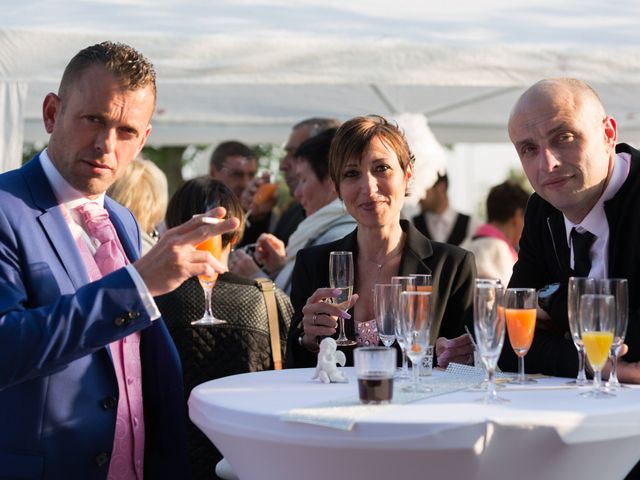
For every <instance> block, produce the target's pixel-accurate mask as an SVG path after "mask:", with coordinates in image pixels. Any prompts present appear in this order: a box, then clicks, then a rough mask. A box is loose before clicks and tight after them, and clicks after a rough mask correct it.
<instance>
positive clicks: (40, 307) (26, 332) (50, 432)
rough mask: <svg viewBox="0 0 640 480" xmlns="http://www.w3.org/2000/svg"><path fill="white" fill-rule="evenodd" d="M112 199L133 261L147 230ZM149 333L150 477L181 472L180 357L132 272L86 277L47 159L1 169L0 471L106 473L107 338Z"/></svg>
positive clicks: (114, 392)
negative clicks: (44, 165)
mask: <svg viewBox="0 0 640 480" xmlns="http://www.w3.org/2000/svg"><path fill="white" fill-rule="evenodd" d="M105 208H106V209H107V210H108V211H109V215H110V217H111V220H112V222H113V224H114V227H115V228H116V231H117V232H118V236H119V237H120V240H121V242H122V245H123V247H124V249H125V251H126V253H127V256H128V258H129V259H130V261H134V260H136V259H137V258H138V257H139V251H140V232H139V230H138V225H137V223H136V221H135V219H134V217H133V215H132V214H131V212H129V211H128V210H127V209H125V208H124V207H122V206H120V205H119V204H117V203H116V202H114V201H113V200H111V199H109V198H105ZM140 330H141V334H142V337H141V361H142V378H143V396H144V412H145V478H147V479H149V478H151V479H153V478H185V476H186V474H185V472H186V468H187V462H186V453H185V450H186V449H185V442H184V438H185V434H184V423H185V420H184V419H185V416H184V413H185V412H184V409H185V406H184V396H183V391H182V372H181V367H180V361H179V357H178V354H177V351H176V349H175V346H174V344H173V341H172V340H171V338H170V336H169V334H168V332H167V329H166V327H165V325H164V323H163V321H162V320H161V319H159V320H156V321H155V322H151V319H150V318H149V316H148V314H147V312H146V309H145V307H144V305H143V303H142V300H141V298H140V296H139V295H138V292H137V290H136V288H135V285H134V283H133V281H132V279H131V277H130V275H129V273H128V272H126V271H125V269H120V270H118V271H116V272H113V273H112V274H110V275H107V276H106V277H104V278H102V279H101V280H99V281H96V282H92V283H89V278H88V275H87V273H86V270H85V268H84V264H83V261H82V258H81V257H80V254H79V252H78V250H77V247H76V245H75V242H74V240H73V238H72V236H71V233H70V231H69V227H68V226H67V224H66V222H65V220H64V217H63V215H62V212H61V209H60V206H59V205H58V202H57V200H56V198H55V196H54V194H53V191H52V189H51V186H50V185H49V182H48V181H47V178H46V177H45V175H44V172H43V170H42V167H41V165H40V161H39V158H38V157H36V158H34V159H32V160H31V161H30V162H29V163H27V164H26V165H25V166H23V167H22V168H20V169H18V170H14V171H11V172H7V173H5V174H2V175H0V478H29V479H30V478H38V479H61V478H69V479H74V478H78V479H105V478H106V475H107V470H108V466H109V456H110V454H111V450H112V445H113V435H114V430H115V421H116V406H117V402H116V401H115V400H116V399H117V398H118V386H117V380H116V375H115V371H114V368H113V364H112V361H111V357H110V353H109V350H108V349H107V348H105V345H107V344H109V343H110V342H113V341H114V340H117V339H120V338H123V337H125V336H126V335H129V334H131V333H133V332H136V331H140Z"/></svg>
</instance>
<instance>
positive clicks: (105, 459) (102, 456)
mask: <svg viewBox="0 0 640 480" xmlns="http://www.w3.org/2000/svg"><path fill="white" fill-rule="evenodd" d="M107 463H109V454H108V453H107V452H102V453H99V454H98V455H96V464H97V465H98V466H99V467H102V466H103V465H106V464H107Z"/></svg>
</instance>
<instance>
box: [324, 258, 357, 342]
mask: <svg viewBox="0 0 640 480" xmlns="http://www.w3.org/2000/svg"><path fill="white" fill-rule="evenodd" d="M329 286H330V287H331V288H337V289H339V290H340V294H339V295H338V296H337V297H334V298H333V303H335V304H336V305H338V307H339V308H341V309H342V310H344V311H346V310H347V309H348V305H349V300H351V295H352V294H353V254H352V253H351V252H331V253H330V254H329ZM338 321H339V322H340V334H339V335H338V338H337V339H336V344H337V345H341V346H343V347H345V346H351V345H355V344H356V341H355V340H350V339H348V338H347V336H346V335H345V333H344V318H342V317H340V318H339V319H338Z"/></svg>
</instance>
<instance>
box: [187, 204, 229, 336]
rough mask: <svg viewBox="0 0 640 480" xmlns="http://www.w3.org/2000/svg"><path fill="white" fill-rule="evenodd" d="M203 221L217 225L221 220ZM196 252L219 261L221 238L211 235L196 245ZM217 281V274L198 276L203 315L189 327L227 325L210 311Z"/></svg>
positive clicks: (210, 219)
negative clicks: (203, 253) (207, 253)
mask: <svg viewBox="0 0 640 480" xmlns="http://www.w3.org/2000/svg"><path fill="white" fill-rule="evenodd" d="M204 220H207V223H217V222H219V221H221V220H222V219H220V218H211V217H203V221H204ZM196 250H201V251H206V252H209V253H211V255H213V256H214V257H215V258H217V259H218V260H220V256H221V255H222V236H221V235H212V236H211V237H209V238H207V239H206V240H204V241H203V242H200V243H199V244H198V245H196ZM217 279H218V274H217V273H216V274H214V275H213V276H211V277H209V276H207V275H198V280H200V285H202V289H203V290H204V305H205V306H204V315H203V316H202V318H200V319H199V320H194V321H193V322H191V325H219V324H221V323H227V322H226V321H225V320H220V319H219V318H216V317H215V316H214V315H213V312H212V310H211V297H212V292H213V287H214V286H215V284H216V280H217Z"/></svg>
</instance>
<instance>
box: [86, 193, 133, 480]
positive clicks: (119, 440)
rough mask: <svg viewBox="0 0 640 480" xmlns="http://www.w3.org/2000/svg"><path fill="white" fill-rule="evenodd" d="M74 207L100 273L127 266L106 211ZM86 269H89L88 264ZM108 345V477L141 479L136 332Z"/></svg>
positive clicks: (112, 479) (90, 205) (90, 204)
mask: <svg viewBox="0 0 640 480" xmlns="http://www.w3.org/2000/svg"><path fill="white" fill-rule="evenodd" d="M76 210H77V212H78V213H79V214H80V217H81V218H82V221H83V222H84V224H85V228H86V231H87V233H88V234H89V236H90V237H92V238H94V239H96V240H98V241H99V242H100V245H99V246H98V248H97V250H96V253H95V255H94V256H93V259H94V260H95V263H96V265H97V266H98V269H99V270H100V272H101V273H102V275H103V276H104V275H108V274H110V273H112V272H114V271H115V270H118V269H119V268H122V267H124V266H125V265H127V263H129V262H128V260H127V257H126V255H125V254H124V249H123V248H122V244H121V243H120V239H119V238H118V235H117V232H116V230H115V228H113V224H112V223H111V220H109V212H107V211H106V210H105V209H104V208H102V207H101V206H100V205H98V204H97V203H95V202H87V203H85V204H84V205H80V206H79V207H77V208H76ZM85 263H86V261H85ZM88 269H89V270H90V268H89V267H88ZM109 348H110V350H111V358H112V359H113V366H114V368H115V371H116V377H117V379H118V390H119V392H120V399H119V401H118V411H117V418H116V430H115V435H114V439H113V450H112V452H111V461H110V463H109V473H108V479H109V480H141V479H142V478H143V466H144V465H143V461H144V411H143V405H142V371H141V365H140V333H138V332H136V333H133V334H131V335H129V336H128V337H125V338H123V339H122V340H120V341H116V342H113V343H111V344H110V345H109Z"/></svg>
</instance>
